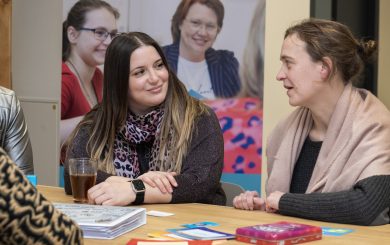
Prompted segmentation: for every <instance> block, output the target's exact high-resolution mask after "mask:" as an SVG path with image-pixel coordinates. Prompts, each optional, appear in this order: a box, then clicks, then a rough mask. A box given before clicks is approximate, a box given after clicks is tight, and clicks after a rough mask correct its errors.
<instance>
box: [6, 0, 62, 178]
mask: <svg viewBox="0 0 390 245" xmlns="http://www.w3.org/2000/svg"><path fill="white" fill-rule="evenodd" d="M61 13H62V1H53V0H34V1H26V0H13V1H12V50H11V59H12V88H13V89H14V90H15V92H16V94H17V96H18V97H19V100H20V101H21V105H22V108H23V110H24V114H25V117H26V121H27V125H28V130H29V133H30V139H31V143H32V148H33V155H34V168H35V174H36V175H37V177H38V184H44V185H58V176H59V175H58V164H59V160H58V159H59V118H60V112H59V110H60V94H61V77H60V76H61V42H62V39H61V38H62V36H61V33H62V29H61V18H60V16H61Z"/></svg>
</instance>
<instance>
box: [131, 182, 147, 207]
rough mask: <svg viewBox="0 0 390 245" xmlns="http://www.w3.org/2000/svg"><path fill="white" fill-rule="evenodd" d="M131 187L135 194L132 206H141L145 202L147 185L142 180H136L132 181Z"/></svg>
mask: <svg viewBox="0 0 390 245" xmlns="http://www.w3.org/2000/svg"><path fill="white" fill-rule="evenodd" d="M130 182H131V185H132V187H133V191H134V192H135V200H134V202H132V203H131V204H132V205H140V204H143V203H144V200H145V185H144V183H143V181H142V180H140V179H135V180H131V181H130Z"/></svg>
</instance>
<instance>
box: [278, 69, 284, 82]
mask: <svg viewBox="0 0 390 245" xmlns="http://www.w3.org/2000/svg"><path fill="white" fill-rule="evenodd" d="M285 78H286V74H285V73H284V71H283V69H282V68H280V70H279V72H278V73H277V74H276V80H278V81H283V80H284V79H285Z"/></svg>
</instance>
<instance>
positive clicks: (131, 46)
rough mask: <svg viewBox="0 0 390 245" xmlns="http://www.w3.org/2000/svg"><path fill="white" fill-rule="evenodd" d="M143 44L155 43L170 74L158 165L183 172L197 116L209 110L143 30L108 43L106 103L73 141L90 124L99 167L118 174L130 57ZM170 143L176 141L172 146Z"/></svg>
mask: <svg viewBox="0 0 390 245" xmlns="http://www.w3.org/2000/svg"><path fill="white" fill-rule="evenodd" d="M142 46H153V47H154V48H155V49H156V51H157V52H158V53H159V55H160V57H161V59H162V61H163V63H164V65H165V67H166V68H167V70H168V73H169V80H168V91H167V95H166V98H165V101H164V102H163V105H162V106H163V108H164V118H163V121H162V124H161V133H160V135H159V139H160V152H159V156H158V160H159V161H158V162H159V163H160V165H159V166H158V167H159V169H160V170H161V171H176V172H180V171H181V166H182V160H183V158H184V157H185V156H186V154H187V151H188V147H189V144H190V142H191V139H192V135H193V131H194V124H195V122H196V119H197V117H198V116H199V115H201V114H202V113H206V112H207V109H206V107H205V106H204V105H203V103H201V102H200V101H198V100H196V99H194V98H192V97H191V96H189V95H188V93H187V90H186V88H185V86H184V84H183V83H181V82H180V81H179V79H178V78H177V77H176V75H175V74H174V73H173V72H172V71H171V70H170V69H169V67H168V63H167V60H166V58H165V56H164V53H163V51H162V49H161V47H160V46H159V45H158V43H157V42H156V41H155V40H153V39H152V38H151V37H150V36H148V35H147V34H145V33H142V32H129V33H123V34H120V35H118V36H117V37H115V38H114V39H113V40H112V42H111V44H110V45H109V46H108V48H107V52H106V57H105V63H104V89H103V100H102V103H101V104H99V105H97V106H95V107H94V108H93V109H92V110H91V111H90V112H89V113H88V114H87V115H86V116H85V118H84V119H83V120H82V121H81V122H80V124H79V125H78V126H77V127H76V129H75V131H74V132H73V134H72V136H71V137H70V142H71V141H72V140H73V139H74V137H75V135H76V134H77V133H78V131H79V130H80V128H82V127H84V126H89V128H90V134H91V136H90V138H89V140H88V143H87V149H86V150H87V152H88V153H89V155H90V157H91V158H94V159H97V160H98V161H99V169H101V170H103V171H106V172H109V173H115V170H114V166H113V149H114V140H115V134H116V132H117V131H118V130H119V129H120V128H122V127H123V125H124V124H125V122H126V117H127V113H128V101H129V100H128V91H129V72H130V57H131V55H132V53H133V52H134V51H135V50H136V49H138V48H140V47H142ZM170 132H171V133H172V135H170ZM170 137H171V139H170ZM169 142H172V145H170V144H169ZM167 147H171V149H170V151H169V152H170V156H168V159H166V158H164V155H163V154H164V152H165V150H166V148H167ZM164 159H165V160H164Z"/></svg>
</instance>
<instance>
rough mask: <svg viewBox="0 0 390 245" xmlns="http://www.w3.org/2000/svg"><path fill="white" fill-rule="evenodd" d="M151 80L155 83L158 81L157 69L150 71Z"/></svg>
mask: <svg viewBox="0 0 390 245" xmlns="http://www.w3.org/2000/svg"><path fill="white" fill-rule="evenodd" d="M149 81H150V82H151V83H155V82H157V81H158V76H157V73H156V72H155V71H150V72H149Z"/></svg>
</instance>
